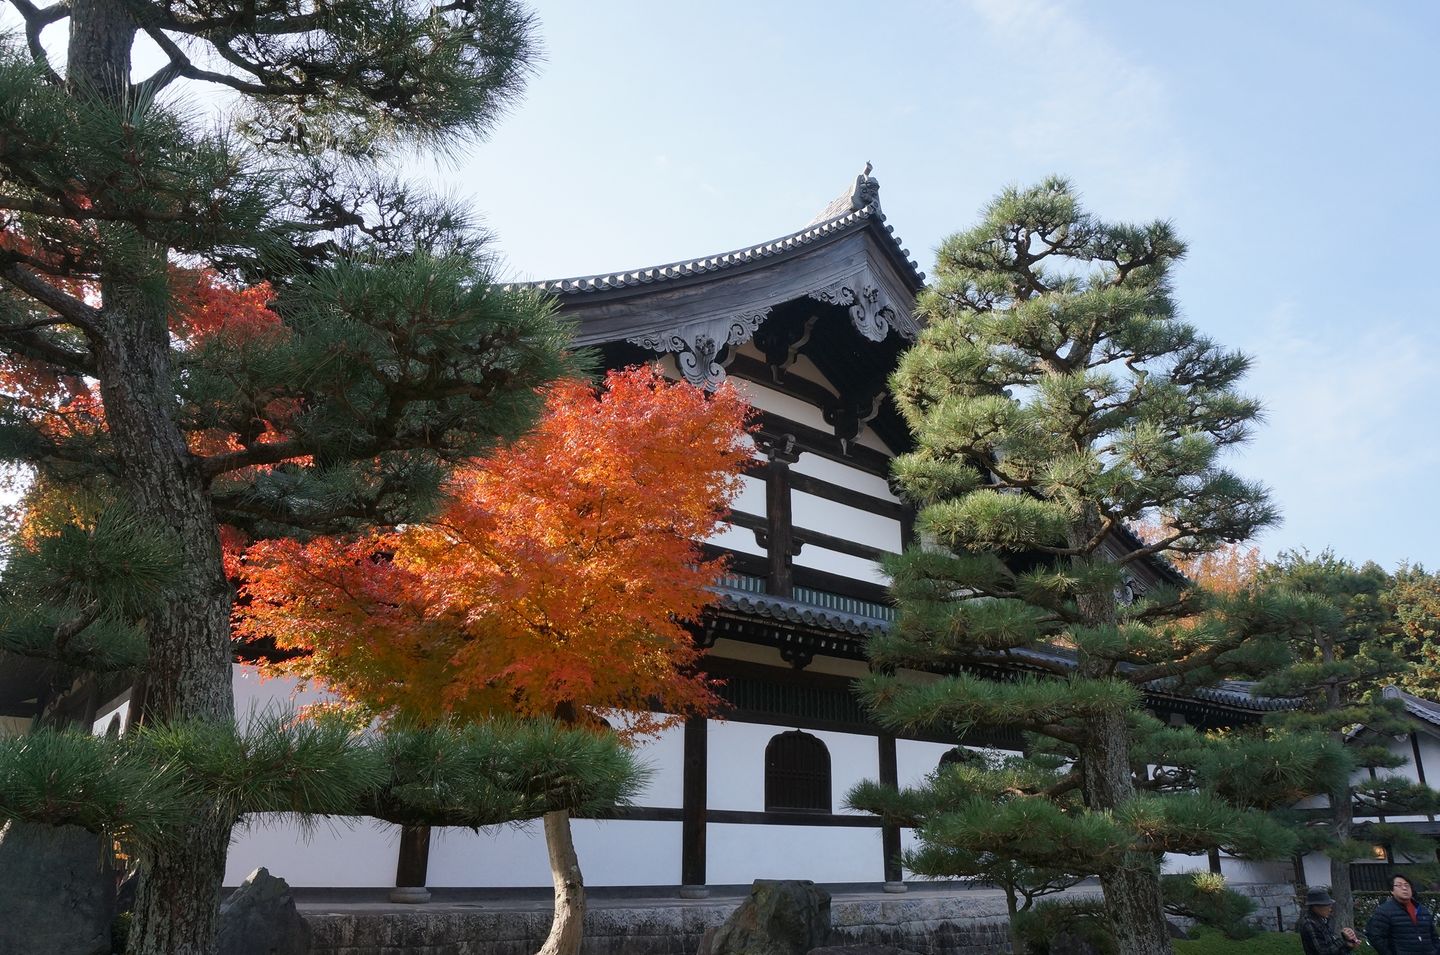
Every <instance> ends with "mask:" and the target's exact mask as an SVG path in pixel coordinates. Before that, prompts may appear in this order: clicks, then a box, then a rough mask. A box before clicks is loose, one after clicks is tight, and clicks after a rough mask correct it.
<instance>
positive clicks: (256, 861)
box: [225, 816, 400, 888]
mask: <svg viewBox="0 0 1440 955" xmlns="http://www.w3.org/2000/svg"><path fill="white" fill-rule="evenodd" d="M399 851H400V829H399V828H398V827H396V826H392V825H390V824H388V823H384V822H380V821H378V820H374V819H358V820H348V819H334V818H329V817H326V818H322V819H319V820H317V821H315V822H314V823H313V824H311V825H309V826H302V825H300V824H299V823H298V822H297V821H296V820H294V819H293V818H290V817H283V816H265V817H251V821H250V822H249V823H248V824H247V825H243V826H237V827H236V829H235V833H234V835H233V836H232V837H231V840H230V854H229V855H228V856H227V857H226V860H225V884H226V885H239V884H240V883H241V882H244V881H245V877H246V876H248V875H249V874H250V873H251V872H252V871H254V870H255V868H256V867H257V866H262V865H263V866H265V867H266V868H267V869H269V870H270V872H271V873H272V874H273V875H278V876H280V877H281V878H283V879H285V880H286V881H287V882H289V883H290V884H291V885H297V886H322V887H332V888H365V887H373V886H392V885H394V884H395V863H396V860H397V858H398V855H399Z"/></svg>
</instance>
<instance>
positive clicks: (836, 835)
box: [705, 822, 885, 885]
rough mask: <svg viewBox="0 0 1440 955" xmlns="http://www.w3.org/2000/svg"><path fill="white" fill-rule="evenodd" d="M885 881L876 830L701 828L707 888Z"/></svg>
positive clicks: (716, 826) (716, 825)
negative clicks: (796, 881)
mask: <svg viewBox="0 0 1440 955" xmlns="http://www.w3.org/2000/svg"><path fill="white" fill-rule="evenodd" d="M884 878H885V866H884V859H883V854H882V849H881V844H880V827H879V826H875V827H869V826H867V827H864V828H854V829H850V828H846V829H833V828H827V827H824V826H751V825H726V824H723V823H713V822H712V823H710V824H709V826H707V827H706V830H705V880H706V881H707V882H708V883H710V884H711V885H735V884H749V883H750V882H753V881H754V880H756V879H813V880H815V881H816V882H880V881H882V880H883V879H884Z"/></svg>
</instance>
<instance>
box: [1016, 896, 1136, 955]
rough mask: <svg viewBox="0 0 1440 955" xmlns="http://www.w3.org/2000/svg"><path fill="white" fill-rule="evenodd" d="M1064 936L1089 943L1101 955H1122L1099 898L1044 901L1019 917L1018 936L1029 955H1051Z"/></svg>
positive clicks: (1018, 915) (1017, 922) (1017, 915)
mask: <svg viewBox="0 0 1440 955" xmlns="http://www.w3.org/2000/svg"><path fill="white" fill-rule="evenodd" d="M1062 933H1064V934H1066V935H1073V936H1075V937H1076V938H1079V939H1081V940H1083V941H1086V942H1089V943H1090V944H1091V945H1093V946H1095V950H1096V951H1098V952H1099V953H1100V955H1118V953H1117V952H1116V949H1115V937H1114V936H1113V935H1112V934H1111V931H1110V920H1109V919H1107V918H1106V917H1105V905H1104V903H1103V902H1101V901H1100V900H1099V899H1075V900H1070V901H1056V902H1041V903H1040V904H1039V905H1036V906H1035V907H1034V908H1033V909H1031V910H1030V911H1028V912H1020V913H1017V914H1016V916H1015V934H1016V935H1018V936H1019V937H1020V941H1021V943H1022V944H1024V946H1025V953H1026V955H1050V943H1051V942H1052V941H1054V940H1055V937H1056V936H1057V935H1060V934H1062Z"/></svg>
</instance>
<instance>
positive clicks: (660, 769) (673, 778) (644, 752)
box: [635, 726, 685, 809]
mask: <svg viewBox="0 0 1440 955" xmlns="http://www.w3.org/2000/svg"><path fill="white" fill-rule="evenodd" d="M635 752H636V755H638V756H639V757H640V760H641V762H643V763H644V764H645V765H646V766H647V767H648V768H649V769H650V774H651V775H650V781H649V783H647V784H646V786H645V789H644V790H643V791H641V793H640V794H639V795H638V796H636V797H635V805H637V806H648V807H651V808H657V807H665V808H671V809H678V808H680V806H681V804H682V803H683V801H684V792H685V789H684V785H685V727H684V726H675V727H672V728H670V729H668V730H665V731H664V732H663V733H661V734H660V735H659V736H654V737H651V738H649V739H646V740H643V741H641V742H640V743H638V744H636V746H635Z"/></svg>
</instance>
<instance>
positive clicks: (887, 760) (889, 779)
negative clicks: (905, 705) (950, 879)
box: [880, 733, 905, 892]
mask: <svg viewBox="0 0 1440 955" xmlns="http://www.w3.org/2000/svg"><path fill="white" fill-rule="evenodd" d="M880 785H882V786H889V787H890V788H891V789H899V788H900V767H899V763H898V761H897V760H896V758H895V737H893V736H891V735H890V734H889V733H882V734H880ZM880 849H881V851H882V852H883V853H884V854H885V867H884V872H885V886H884V888H885V891H886V892H904V891H905V874H904V872H902V871H901V869H900V827H899V826H894V825H885V826H882V827H881V828H880Z"/></svg>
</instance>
